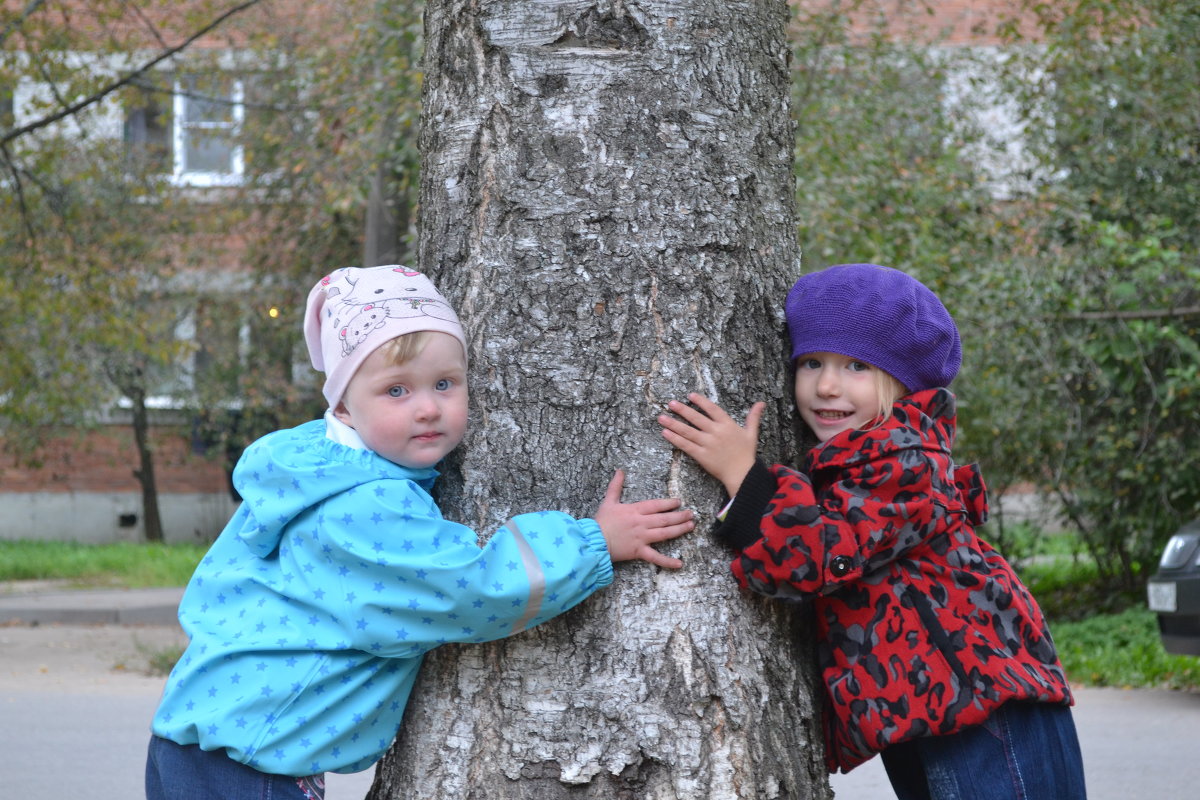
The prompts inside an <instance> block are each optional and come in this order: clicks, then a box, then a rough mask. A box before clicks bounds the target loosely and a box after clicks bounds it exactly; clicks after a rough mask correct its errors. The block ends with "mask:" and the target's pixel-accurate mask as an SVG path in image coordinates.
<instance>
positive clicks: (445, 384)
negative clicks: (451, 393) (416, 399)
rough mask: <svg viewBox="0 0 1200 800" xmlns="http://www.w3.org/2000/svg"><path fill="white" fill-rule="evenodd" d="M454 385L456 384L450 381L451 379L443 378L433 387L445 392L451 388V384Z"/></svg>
mask: <svg viewBox="0 0 1200 800" xmlns="http://www.w3.org/2000/svg"><path fill="white" fill-rule="evenodd" d="M453 385H454V384H452V383H451V382H450V381H449V379H447V378H442V379H441V380H440V381H438V382H437V383H436V384H435V385H434V387H433V388H435V389H437V390H438V391H439V392H444V391H446V390H447V389H449V388H450V387H451V386H453Z"/></svg>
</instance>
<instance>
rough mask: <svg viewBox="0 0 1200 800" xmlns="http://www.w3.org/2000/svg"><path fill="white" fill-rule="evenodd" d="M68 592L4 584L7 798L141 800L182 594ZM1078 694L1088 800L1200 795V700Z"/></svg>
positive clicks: (868, 767)
mask: <svg viewBox="0 0 1200 800" xmlns="http://www.w3.org/2000/svg"><path fill="white" fill-rule="evenodd" d="M71 597H73V598H74V599H71ZM71 597H65V596H64V597H58V596H56V595H54V594H41V595H37V596H25V597H14V596H12V595H11V594H9V595H7V596H6V595H5V593H4V591H3V589H2V587H0V767H2V769H0V774H2V775H3V779H2V785H3V792H2V793H3V796H4V797H13V798H20V800H65V798H74V797H111V798H116V800H138V798H141V797H142V788H141V787H142V768H143V765H144V763H145V747H146V738H147V735H148V734H147V726H148V724H149V719H150V716H151V714H152V713H153V710H154V706H155V704H156V703H157V701H158V696H159V693H160V691H161V689H162V680H163V679H162V678H161V677H149V676H147V675H146V674H145V671H144V670H145V669H146V666H147V662H148V661H149V659H150V658H151V657H152V656H153V655H154V654H155V653H159V652H162V651H164V650H167V649H169V648H170V647H173V646H179V645H181V644H182V642H183V638H184V637H183V634H182V632H181V631H180V630H179V629H178V627H177V626H175V625H173V624H164V623H163V621H162V620H163V619H164V618H165V619H166V620H167V621H169V620H170V618H171V612H170V608H171V604H172V603H173V602H177V600H178V592H177V590H169V591H166V592H163V593H160V594H155V595H151V594H149V593H142V594H136V593H131V594H127V595H123V594H113V593H105V592H98V593H89V594H85V595H78V594H74V595H71ZM71 607H74V608H75V611H76V612H78V613H74V612H71ZM77 618H83V619H87V620H93V621H88V622H83V623H80V622H75V621H73V620H74V619H77ZM5 620H12V621H10V622H8V624H2V623H3V621H5ZM118 620H123V622H121V623H120V624H118V622H117V621H118ZM137 620H150V621H149V622H139V621H137ZM33 622H37V623H38V624H31V623H33ZM1077 694H1078V702H1077V705H1076V709H1075V721H1076V725H1077V726H1078V728H1079V733H1080V742H1081V744H1082V747H1083V755H1084V769H1085V771H1086V773H1087V780H1088V794H1089V797H1090V798H1091V800H1192V799H1193V798H1196V797H1200V747H1198V743H1200V694H1198V693H1179V692H1167V691H1156V690H1137V691H1130V690H1121V689H1080V690H1078V692H1077ZM370 783H371V774H370V772H365V773H358V774H357V775H349V776H340V775H330V776H329V788H328V794H327V798H328V800H360V799H361V798H362V797H363V796H364V795H365V794H366V791H367V789H368V788H369V787H370ZM831 785H832V786H833V789H834V792H835V794H836V798H837V800H895V795H894V793H893V792H892V790H891V788H890V786H889V785H888V782H887V777H886V776H885V775H884V773H883V768H882V766H881V765H880V763H879V760H878V759H875V760H874V761H871V762H869V763H867V764H865V765H863V766H862V767H859V768H858V769H856V770H855V771H854V772H852V773H850V774H849V775H836V776H833V777H832V778H831Z"/></svg>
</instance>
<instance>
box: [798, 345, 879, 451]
mask: <svg viewBox="0 0 1200 800" xmlns="http://www.w3.org/2000/svg"><path fill="white" fill-rule="evenodd" d="M795 391H796V408H797V409H798V410H799V411H800V417H801V418H802V419H803V420H804V422H805V423H806V424H807V425H808V427H809V428H811V429H812V432H813V433H815V434H816V436H817V439H819V440H820V441H822V442H827V441H829V440H830V439H832V438H833V437H834V436H836V435H837V434H839V433H841V432H842V431H847V430H854V429H857V428H861V427H862V426H863V425H866V424H867V423H868V422H870V421H871V420H873V419H875V418H876V417H878V416H879V411H880V408H879V383H878V380H877V375H876V369H875V367H872V366H871V365H870V364H867V363H866V362H864V361H858V360H856V359H853V358H848V357H846V356H843V355H838V354H837V353H805V354H804V355H802V356H799V357H797V358H796V385H795Z"/></svg>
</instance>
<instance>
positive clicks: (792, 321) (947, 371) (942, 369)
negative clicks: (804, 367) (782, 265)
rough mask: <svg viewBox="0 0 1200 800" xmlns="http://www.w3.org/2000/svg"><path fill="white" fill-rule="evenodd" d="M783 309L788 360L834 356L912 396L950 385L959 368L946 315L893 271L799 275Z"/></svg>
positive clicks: (917, 285)
mask: <svg viewBox="0 0 1200 800" xmlns="http://www.w3.org/2000/svg"><path fill="white" fill-rule="evenodd" d="M784 309H785V313H786V315H787V324H788V334H789V335H790V336H791V337H792V358H796V357H797V356H801V355H804V354H805V353H820V352H826V353H838V354H840V355H844V356H847V357H849V358H854V359H858V360H860V361H865V362H866V363H868V364H870V365H871V366H874V367H878V368H879V369H881V370H883V371H884V372H887V373H888V374H889V375H891V376H892V377H894V378H895V379H896V380H898V381H900V382H901V383H902V384H904V388H906V389H907V390H908V391H910V392H917V391H920V390H922V389H932V388H935V387H938V386H949V385H950V382H951V381H953V380H954V376H955V375H957V374H958V368H959V366H960V365H961V364H962V343H961V341H960V340H959V336H958V328H957V327H956V326H955V324H954V319H953V318H952V317H951V316H950V312H949V311H947V310H946V307H945V306H943V305H942V303H941V301H940V300H938V298H937V295H935V294H934V293H933V292H931V291H930V290H929V288H928V287H926V286H925V284H923V283H921V282H920V281H918V280H917V279H916V278H914V277H912V276H910V275H906V274H905V273H903V272H901V271H900V270H897V269H891V268H890V267H881V266H878V265H876V264H839V265H837V266H834V267H828V268H826V269H823V270H821V271H819V272H813V273H810V274H808V275H804V276H802V277H801V278H800V280H798V281H796V283H795V285H794V286H792V290H791V291H790V292H788V296H787V302H786V303H785V305H784Z"/></svg>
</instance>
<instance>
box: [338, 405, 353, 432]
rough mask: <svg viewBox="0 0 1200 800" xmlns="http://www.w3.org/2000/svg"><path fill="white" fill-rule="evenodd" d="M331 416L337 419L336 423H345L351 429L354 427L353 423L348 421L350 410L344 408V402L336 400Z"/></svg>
mask: <svg viewBox="0 0 1200 800" xmlns="http://www.w3.org/2000/svg"><path fill="white" fill-rule="evenodd" d="M333 416H335V417H337V419H338V422H342V423H345V424H346V425H349V426H350V427H351V428H353V427H354V423H353V422H351V421H350V420H351V417H350V409H348V408H346V401H345V400H338V404H337V406H335V407H334V409H333Z"/></svg>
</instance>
